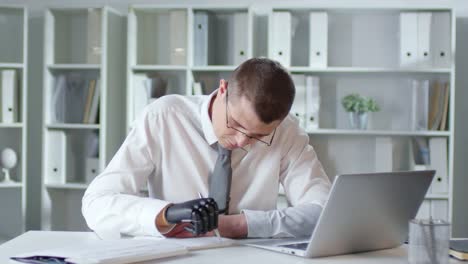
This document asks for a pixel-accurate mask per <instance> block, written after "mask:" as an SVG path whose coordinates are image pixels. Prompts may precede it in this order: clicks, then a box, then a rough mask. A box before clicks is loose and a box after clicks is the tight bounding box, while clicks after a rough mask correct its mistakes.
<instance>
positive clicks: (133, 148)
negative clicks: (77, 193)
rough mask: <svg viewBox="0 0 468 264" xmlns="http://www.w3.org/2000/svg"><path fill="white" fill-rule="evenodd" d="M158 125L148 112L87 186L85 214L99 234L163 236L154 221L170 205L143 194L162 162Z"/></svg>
mask: <svg viewBox="0 0 468 264" xmlns="http://www.w3.org/2000/svg"><path fill="white" fill-rule="evenodd" d="M157 125H158V120H157V116H156V115H155V114H153V113H151V112H148V111H147V110H145V111H144V113H143V114H142V115H141V116H140V117H139V118H138V119H137V121H136V122H135V125H134V127H133V129H132V130H131V132H130V133H129V135H128V136H127V138H126V139H125V141H124V143H123V144H122V146H121V147H120V149H119V150H118V151H117V153H116V154H115V156H114V157H113V159H112V160H111V161H110V163H109V164H108V166H107V167H106V168H105V170H104V171H103V172H102V173H101V174H100V175H99V176H97V177H96V178H95V179H94V180H93V181H92V182H91V184H90V185H89V186H88V188H87V190H86V192H85V194H84V196H83V199H82V213H83V216H84V218H85V220H86V222H87V224H88V226H89V227H90V228H91V229H92V230H94V231H95V232H96V233H98V234H100V233H102V234H104V233H105V234H109V232H113V233H116V232H119V233H120V234H128V235H134V236H136V235H152V236H159V235H161V234H160V233H159V231H158V230H157V228H156V226H155V218H156V216H157V214H158V213H159V212H160V211H161V210H162V209H163V208H164V207H165V206H166V205H167V204H168V202H166V201H163V200H158V199H154V198H148V197H142V196H141V195H140V191H141V190H142V189H143V188H145V187H146V186H147V185H146V184H147V180H148V176H149V175H150V174H151V173H153V171H154V169H155V168H156V164H157V163H158V162H159V160H160V155H161V154H160V147H159V145H158V143H157V140H155V139H154V137H155V135H156V134H155V133H154V132H155V131H157V130H156V126H157ZM152 132H153V133H152ZM120 234H119V235H120Z"/></svg>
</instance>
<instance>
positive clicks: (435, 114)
mask: <svg viewBox="0 0 468 264" xmlns="http://www.w3.org/2000/svg"><path fill="white" fill-rule="evenodd" d="M443 93H444V92H443V87H442V86H441V85H440V83H439V82H438V81H435V82H434V84H433V85H432V87H431V91H430V96H429V97H430V103H429V124H428V125H429V129H430V130H437V129H438V128H439V126H440V121H441V119H442V111H443V109H442V108H443V97H442V95H443Z"/></svg>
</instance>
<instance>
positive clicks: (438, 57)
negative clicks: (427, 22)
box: [431, 12, 452, 68]
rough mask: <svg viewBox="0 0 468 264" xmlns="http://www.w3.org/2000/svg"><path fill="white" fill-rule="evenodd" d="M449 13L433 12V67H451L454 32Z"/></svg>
mask: <svg viewBox="0 0 468 264" xmlns="http://www.w3.org/2000/svg"><path fill="white" fill-rule="evenodd" d="M450 19H451V18H450V13H449V12H432V34H431V35H432V36H431V37H432V58H433V66H434V67H440V68H448V67H451V64H452V52H451V51H452V47H451V43H452V37H451V36H452V30H451V24H452V23H451V20H450Z"/></svg>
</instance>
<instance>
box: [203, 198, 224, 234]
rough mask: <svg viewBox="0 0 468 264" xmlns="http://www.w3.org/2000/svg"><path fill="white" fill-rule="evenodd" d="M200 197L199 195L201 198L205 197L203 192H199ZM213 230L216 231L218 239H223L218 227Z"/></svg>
mask: <svg viewBox="0 0 468 264" xmlns="http://www.w3.org/2000/svg"><path fill="white" fill-rule="evenodd" d="M198 197H199V198H203V195H202V194H201V192H198ZM213 232H214V233H215V235H216V236H217V237H218V239H219V240H221V235H220V234H219V230H218V228H215V229H214V230H213Z"/></svg>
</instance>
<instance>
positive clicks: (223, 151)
mask: <svg viewBox="0 0 468 264" xmlns="http://www.w3.org/2000/svg"><path fill="white" fill-rule="evenodd" d="M218 155H225V156H231V150H229V149H227V148H224V147H223V146H221V144H219V143H218Z"/></svg>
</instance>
